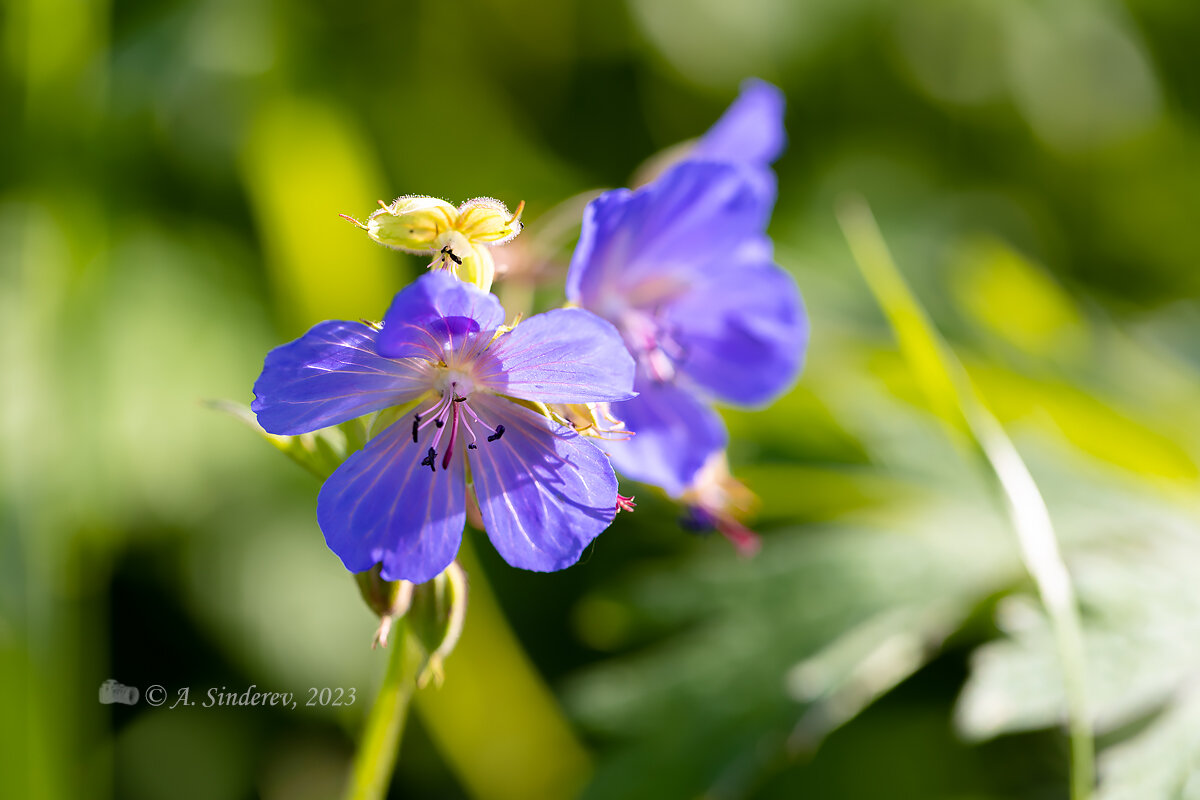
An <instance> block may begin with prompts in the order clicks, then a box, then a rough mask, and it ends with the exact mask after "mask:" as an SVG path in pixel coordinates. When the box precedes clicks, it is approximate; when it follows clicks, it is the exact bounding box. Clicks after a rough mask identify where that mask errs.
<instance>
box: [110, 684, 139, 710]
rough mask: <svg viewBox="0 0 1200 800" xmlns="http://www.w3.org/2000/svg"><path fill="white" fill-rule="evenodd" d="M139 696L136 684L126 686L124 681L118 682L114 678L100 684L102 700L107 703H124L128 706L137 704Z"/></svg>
mask: <svg viewBox="0 0 1200 800" xmlns="http://www.w3.org/2000/svg"><path fill="white" fill-rule="evenodd" d="M138 696H139V694H138V688H137V687H136V686H126V685H125V684H123V683H118V682H117V681H116V680H114V679H113V678H109V679H108V680H106V681H105V682H104V683H102V684H100V702H101V703H104V704H105V705H112V704H113V703H124V704H125V705H127V706H132V705H136V704H137V701H138Z"/></svg>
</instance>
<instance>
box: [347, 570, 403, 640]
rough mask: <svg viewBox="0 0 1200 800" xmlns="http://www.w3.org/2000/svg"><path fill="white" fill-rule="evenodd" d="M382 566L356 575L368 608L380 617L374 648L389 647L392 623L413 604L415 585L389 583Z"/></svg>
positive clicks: (355, 577)
mask: <svg viewBox="0 0 1200 800" xmlns="http://www.w3.org/2000/svg"><path fill="white" fill-rule="evenodd" d="M382 570H383V565H382V564H376V565H375V566H373V567H371V569H369V570H367V571H366V572H356V573H354V580H355V582H357V583H358V591H359V592H360V593H361V594H362V598H363V600H364V601H366V603H367V607H368V608H370V609H371V610H372V611H373V612H375V614H376V616H378V617H379V628H378V629H377V630H376V631H375V640H374V641H373V642H372V643H371V646H372V647H375V646H376V645H379V646H380V647H387V638H388V634H389V633H390V632H391V630H392V621H393V620H395V618H396V617H400V616H403V615H404V614H405V613H406V612H407V611H408V608H409V605H410V604H411V602H412V596H413V585H412V584H411V583H409V582H408V581H388V580H384V579H383V575H382V574H381V573H382Z"/></svg>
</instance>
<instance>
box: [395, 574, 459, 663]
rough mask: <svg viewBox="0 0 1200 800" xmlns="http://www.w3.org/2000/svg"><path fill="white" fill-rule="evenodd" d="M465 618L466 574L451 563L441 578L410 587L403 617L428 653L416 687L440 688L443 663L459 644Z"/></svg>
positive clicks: (410, 630) (439, 576)
mask: <svg viewBox="0 0 1200 800" xmlns="http://www.w3.org/2000/svg"><path fill="white" fill-rule="evenodd" d="M466 617H467V574H466V573H465V572H463V569H462V567H460V566H459V565H458V562H453V563H451V564H450V566H449V567H447V568H446V569H445V570H444V571H443V572H442V573H441V574H440V575H438V576H437V577H436V578H434V579H433V580H431V581H426V582H425V583H422V584H420V585H418V586H415V587H413V593H412V604H411V606H410V607H409V610H408V615H407V617H406V618H405V619H406V621H407V622H408V629H409V632H410V633H411V634H412V635H413V637H414V638H415V639H416V640H417V641H418V642H420V644H421V647H422V648H423V649H424V650H425V652H426V654H427V659H426V662H425V666H424V668H423V669H422V670H421V674H420V675H419V676H418V677H417V685H418V686H421V687H424V686H426V685H427V684H428V683H429V682H430V681H431V680H432V681H434V682H435V683H436V684H437V685H439V686H440V685H441V683H442V678H443V671H442V664H443V662H444V661H445V659H446V657H447V656H449V655H450V653H451V652H452V651H453V650H454V646H455V645H456V644H458V639H459V637H460V636H462V629H463V623H464V622H465V621H466Z"/></svg>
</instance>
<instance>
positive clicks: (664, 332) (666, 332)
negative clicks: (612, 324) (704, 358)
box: [618, 310, 687, 383]
mask: <svg viewBox="0 0 1200 800" xmlns="http://www.w3.org/2000/svg"><path fill="white" fill-rule="evenodd" d="M618 327H619V328H620V331H621V335H622V337H623V338H624V339H625V346H626V347H627V348H628V349H629V352H630V353H632V354H633V356H634V357H635V358H636V359H637V361H638V365H639V366H640V367H641V368H642V369H644V370H645V372H646V374H647V375H649V376H650V377H651V378H653V379H654V380H655V381H657V382H659V383H669V382H670V381H672V380H674V379H675V372H676V367H677V366H678V365H679V363H680V362H682V361H683V360H684V358H685V356H686V355H687V354H686V352H685V351H684V348H683V346H682V345H680V344H679V342H678V341H676V339H675V336H674V333H673V332H672V330H671V327H670V326H669V325H668V324H666V323H664V322H663V321H662V320H661V319H660V318H659V317H658V316H657V315H653V314H649V313H646V312H644V311H633V310H630V311H626V312H625V313H624V314H623V315H622V316H621V321H620V324H619V325H618Z"/></svg>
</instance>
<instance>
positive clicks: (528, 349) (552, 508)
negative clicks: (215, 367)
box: [252, 272, 634, 583]
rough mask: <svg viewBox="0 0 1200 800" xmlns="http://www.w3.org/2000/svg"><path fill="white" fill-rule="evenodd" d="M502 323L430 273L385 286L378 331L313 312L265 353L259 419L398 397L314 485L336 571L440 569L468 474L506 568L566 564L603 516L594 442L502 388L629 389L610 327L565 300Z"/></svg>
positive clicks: (521, 394) (545, 391)
mask: <svg viewBox="0 0 1200 800" xmlns="http://www.w3.org/2000/svg"><path fill="white" fill-rule="evenodd" d="M503 322H504V309H503V308H501V306H500V302H499V301H498V300H497V299H496V298H495V296H493V295H491V294H487V293H485V292H482V291H480V290H478V289H476V288H475V287H473V286H469V285H467V284H464V283H461V282H459V281H457V280H455V279H454V278H452V277H451V276H450V275H448V274H446V273H443V272H435V273H430V274H427V275H424V276H422V277H421V278H420V279H418V280H417V281H416V282H415V283H413V284H412V285H410V286H408V287H407V288H405V289H404V290H403V291H401V292H400V293H399V294H397V295H396V298H395V300H394V301H393V302H392V306H391V308H390V309H388V312H387V315H386V316H385V318H384V322H383V326H382V329H376V328H374V327H372V326H369V325H366V324H363V323H357V322H336V321H335V322H323V323H321V324H319V325H317V326H315V327H314V328H312V329H311V330H310V331H309V332H308V333H306V334H304V335H303V336H302V337H300V338H299V339H297V340H296V341H294V342H291V343H289V344H285V345H283V346H281V347H277V348H275V349H274V350H272V351H271V352H270V353H269V354H268V355H267V359H266V364H265V366H264V368H263V373H262V375H261V376H260V377H259V379H258V381H257V382H256V383H255V385H254V393H255V398H256V399H255V401H254V404H253V406H252V408H253V410H254V412H255V413H256V414H257V415H258V421H259V423H260V424H261V425H262V426H263V428H264V429H266V430H267V431H268V432H269V433H275V434H299V433H306V432H309V431H313V430H316V429H318V428H324V427H327V426H330V425H335V424H338V423H340V422H344V421H346V420H349V419H353V418H355V417H359V416H362V415H364V414H368V413H370V412H374V411H381V410H383V409H389V408H391V407H394V406H401V407H405V406H406V407H407V408H406V409H404V410H403V414H402V415H401V416H400V417H399V418H398V420H397V421H395V422H393V423H392V424H391V425H390V426H388V427H387V428H386V429H385V430H383V431H382V432H381V433H380V434H378V435H377V436H375V437H374V438H372V439H371V440H370V441H369V442H368V443H367V445H366V447H364V448H363V449H362V450H360V451H358V452H356V453H354V454H353V455H351V456H350V457H349V458H348V459H346V461H345V463H343V464H342V465H341V466H340V467H339V468H338V469H337V470H336V471H335V472H334V473H333V475H331V476H330V477H329V479H328V480H327V481H326V482H325V485H324V486H323V487H322V488H321V493H320V496H319V498H318V501H317V520H318V521H319V523H320V525H321V529H322V531H324V533H325V540H326V542H327V543H328V544H329V547H330V549H331V550H333V551H334V552H335V553H336V554H337V555H338V557H339V558H341V559H342V561H343V563H345V565H346V567H347V568H348V569H350V570H351V571H354V572H362V571H364V570H367V569H370V568H371V567H372V566H374V565H375V564H377V563H381V562H382V574H383V577H384V578H385V579H387V580H398V579H403V580H408V581H412V582H414V583H420V582H423V581H427V580H429V579H430V578H433V577H434V576H435V575H437V574H438V573H439V572H441V571H442V570H443V569H445V567H446V566H447V565H449V564H450V562H451V561H452V560H453V559H454V556H455V554H456V553H457V552H458V548H459V544H460V542H461V540H462V531H463V525H464V522H465V519H466V504H467V484H468V481H470V482H471V483H472V484H473V487H474V493H475V497H476V498H477V500H478V503H479V507H480V511H481V512H482V516H483V520H484V523H485V526H486V528H487V533H488V537H489V538H490V539H491V541H492V544H493V545H495V547H496V549H497V550H498V551H499V552H500V555H502V556H503V557H504V559H505V560H506V561H507V562H508V563H510V564H512V565H513V566H516V567H522V568H524V569H531V570H537V571H543V572H544V571H551V570H558V569H563V568H565V567H568V566H570V565H571V564H574V563H575V562H576V561H577V560H578V559H579V556H580V554H581V553H582V552H583V549H584V547H586V546H587V545H588V543H589V542H591V541H592V539H594V538H595V537H596V536H597V535H598V534H599V533H600V532H601V531H602V530H604V528H605V527H607V526H608V524H609V523H610V522H611V521H612V518H613V516H614V515H615V513H616V501H617V483H616V477H615V476H614V474H613V470H612V467H611V466H610V465H609V463H608V461H607V459H606V458H605V457H604V454H603V453H601V452H600V451H599V450H598V449H597V448H596V447H595V446H594V445H592V444H591V443H590V442H588V441H587V440H586V439H584V438H582V437H580V436H579V435H577V434H576V433H575V432H574V431H573V430H572V429H571V428H569V427H565V426H562V425H559V424H558V423H556V422H554V421H552V420H550V419H549V418H548V417H546V416H545V415H543V414H540V413H537V412H536V411H533V410H531V409H530V408H529V407H528V405H527V404H522V403H520V402H514V400H516V401H532V402H535V403H537V402H546V403H576V402H603V401H611V400H624V399H627V398H629V397H632V396H633V392H632V391H631V384H632V381H633V371H634V365H633V362H632V360H631V359H630V357H629V354H628V353H627V352H626V351H625V349H624V347H622V346H621V339H620V337H619V335H618V334H617V332H616V331H615V330H614V329H613V327H612V326H611V325H609V324H608V323H607V322H605V321H604V320H602V319H600V318H598V317H596V316H595V315H593V314H590V313H588V312H587V311H583V310H579V309H559V310H556V311H551V312H548V313H546V314H539V315H537V316H534V317H531V318H530V319H528V320H526V321H525V322H522V323H521V324H520V325H518V326H516V327H515V328H512V329H511V330H510V329H506V328H504V327H502V323H503Z"/></svg>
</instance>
